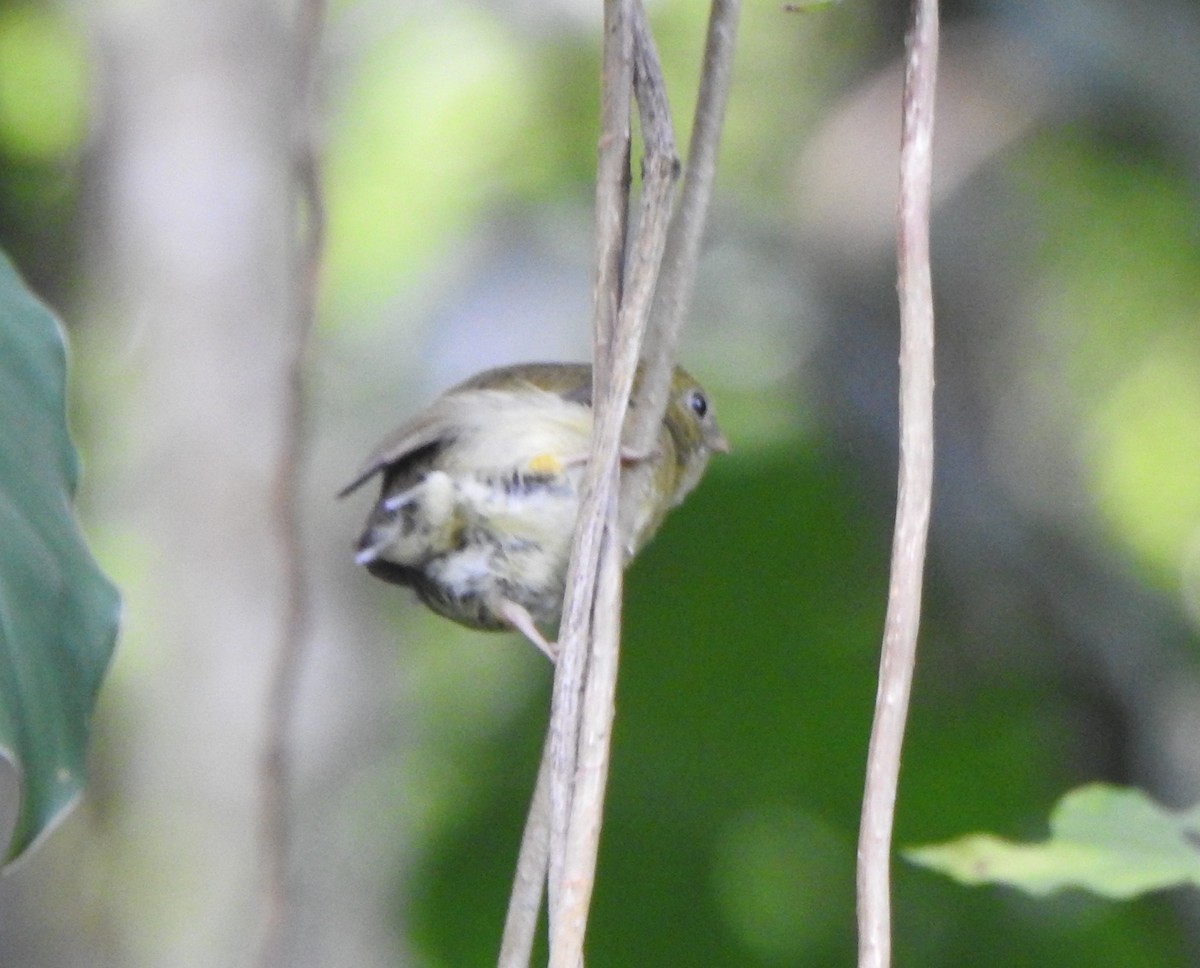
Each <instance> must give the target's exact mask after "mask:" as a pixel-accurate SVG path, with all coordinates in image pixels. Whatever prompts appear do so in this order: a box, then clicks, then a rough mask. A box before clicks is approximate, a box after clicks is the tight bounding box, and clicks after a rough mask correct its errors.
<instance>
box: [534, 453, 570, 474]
mask: <svg viewBox="0 0 1200 968" xmlns="http://www.w3.org/2000/svg"><path fill="white" fill-rule="evenodd" d="M562 470H563V466H562V462H561V461H560V460H559V459H558V458H557V457H555V456H554V455H553V454H535V455H534V456H533V457H531V458H530V459H529V472H530V473H531V474H561V473H562Z"/></svg>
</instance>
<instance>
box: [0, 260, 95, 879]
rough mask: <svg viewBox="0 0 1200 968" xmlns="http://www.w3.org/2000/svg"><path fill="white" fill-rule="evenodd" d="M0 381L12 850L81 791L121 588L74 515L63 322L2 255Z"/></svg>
mask: <svg viewBox="0 0 1200 968" xmlns="http://www.w3.org/2000/svg"><path fill="white" fill-rule="evenodd" d="M0 388H3V392H0V755H3V756H4V757H6V758H7V759H9V760H10V761H11V762H12V763H13V765H14V766H15V767H16V769H17V771H18V773H19V775H20V778H21V800H20V808H19V811H18V815H17V822H16V826H15V829H14V830H13V833H12V837H11V839H10V840H9V842H8V850H7V852H6V861H12V860H14V859H16V858H17V857H19V856H20V855H21V854H22V853H24V852H25V851H26V850H28V849H29V847H30V846H31V845H32V844H33V843H34V842H35V841H36V840H37V839H38V837H39V836H41V835H42V834H44V833H45V832H46V831H47V830H48V829H49V828H50V827H51V826H52V825H53V824H54V823H55V822H56V821H58V820H59V819H61V818H62V817H63V815H64V814H65V813H66V811H67V810H69V809H70V807H71V805H72V804H73V803H74V802H75V800H76V798H77V797H78V796H79V792H80V790H81V788H82V785H83V764H84V754H85V751H86V746H87V734H88V722H89V719H90V717H91V713H92V708H93V706H94V705H95V701H96V694H97V692H98V691H99V688H100V680H101V678H102V676H103V674H104V670H105V668H106V666H107V665H108V660H109V657H110V656H111V655H112V650H113V644H114V642H115V640H116V632H117V619H118V610H119V598H118V596H117V592H116V589H115V588H113V586H112V585H111V584H110V583H109V582H108V580H107V579H106V578H105V577H104V575H103V574H102V573H101V572H100V569H99V568H98V567H97V566H96V563H95V562H94V561H93V559H92V556H91V555H90V554H89V552H88V549H87V546H86V545H85V543H84V540H83V536H82V534H81V533H80V531H79V527H78V525H77V524H76V521H75V518H74V516H73V514H72V509H71V501H72V496H73V494H74V492H75V484H76V480H77V477H78V461H77V458H76V454H75V448H74V446H73V445H72V443H71V439H70V436H69V435H68V432H67V425H66V404H65V399H66V398H65V389H66V347H65V344H64V341H63V334H62V330H61V328H60V327H59V325H58V322H57V320H55V318H54V316H53V315H51V313H50V312H49V310H47V309H46V307H45V306H44V305H42V303H41V302H39V301H38V300H37V299H36V298H35V297H34V296H33V295H32V294H31V293H30V292H29V290H28V289H26V288H25V286H24V284H23V283H22V281H21V279H20V278H19V276H18V275H17V273H16V271H15V270H14V269H13V267H12V265H11V263H10V262H9V261H8V260H7V258H5V257H4V256H3V255H0Z"/></svg>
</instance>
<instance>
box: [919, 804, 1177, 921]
mask: <svg viewBox="0 0 1200 968" xmlns="http://www.w3.org/2000/svg"><path fill="white" fill-rule="evenodd" d="M904 856H905V857H906V858H908V860H910V861H912V862H914V863H916V864H920V865H922V866H924V867H929V868H932V869H933V870H937V871H941V872H942V873H943V874H948V875H949V876H950V877H953V878H955V879H956V880H958V881H961V882H963V883H964V884H985V883H991V884H1009V885H1011V886H1013V887H1017V888H1020V889H1021V890H1023V891H1027V892H1028V893H1030V894H1037V895H1043V894H1049V893H1050V892H1052V891H1057V890H1061V889H1063V888H1067V887H1077V888H1082V889H1083V890H1086V891H1091V892H1093V893H1094V894H1099V895H1101V896H1102V897H1108V898H1130V897H1135V896H1137V895H1139V894H1144V893H1146V892H1147V891H1156V890H1161V889H1163V888H1167V887H1177V886H1179V885H1181V884H1192V885H1196V886H1200V808H1192V809H1191V810H1188V811H1184V812H1174V811H1170V810H1167V809H1165V808H1164V807H1162V806H1160V805H1159V804H1157V803H1155V802H1154V801H1153V800H1151V799H1150V798H1149V797H1148V796H1147V795H1146V794H1145V793H1144V792H1142V791H1141V790H1136V789H1124V788H1121V787H1113V786H1106V785H1104V784H1099V783H1098V784H1092V785H1090V786H1085V787H1080V788H1079V789H1077V790H1072V791H1071V792H1069V793H1067V794H1065V795H1064V796H1063V798H1062V799H1061V800H1060V801H1059V802H1058V805H1057V806H1056V807H1055V808H1054V811H1053V812H1052V813H1051V815H1050V837H1049V839H1048V840H1044V841H1042V842H1041V843H1037V844H1019V843H1013V842H1012V841H1008V840H1003V839H1001V838H1000V837H993V836H991V835H990V834H972V835H970V836H966V837H962V838H960V839H958V840H953V841H949V842H947V843H944V844H932V845H929V846H927V847H917V848H913V849H911V850H907V851H905V852H904Z"/></svg>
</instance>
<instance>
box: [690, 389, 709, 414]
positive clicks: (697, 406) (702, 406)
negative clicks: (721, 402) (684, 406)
mask: <svg viewBox="0 0 1200 968" xmlns="http://www.w3.org/2000/svg"><path fill="white" fill-rule="evenodd" d="M688 406H689V407H691V408H692V413H694V414H695V415H696V416H697V417H699V418H700V419H701V420H703V419H704V415H705V414H706V413H708V401H707V400H706V399H705V398H704V394H703V393H701V392H700V391H699V390H693V391H692V392H691V393H690V394H688Z"/></svg>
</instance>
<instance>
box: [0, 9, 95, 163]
mask: <svg viewBox="0 0 1200 968" xmlns="http://www.w3.org/2000/svg"><path fill="white" fill-rule="evenodd" d="M86 113H87V65H86V63H85V59H84V52H83V42H82V40H81V39H80V37H79V35H78V34H77V33H76V32H75V31H74V30H72V29H71V26H70V25H69V24H68V23H66V22H64V21H63V20H62V19H61V18H59V17H56V16H54V15H53V14H52V13H51V12H49V10H48V9H47V8H45V7H34V6H29V5H21V6H17V7H14V8H11V9H9V10H4V11H0V147H2V148H3V150H4V151H5V152H7V153H8V154H10V155H12V156H14V157H16V158H19V159H22V160H26V161H46V160H50V159H53V158H56V157H58V156H61V155H63V154H66V153H67V152H70V151H72V150H74V149H75V148H76V147H78V145H79V143H80V142H81V141H82V139H83V133H84V125H85V120H86Z"/></svg>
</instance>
